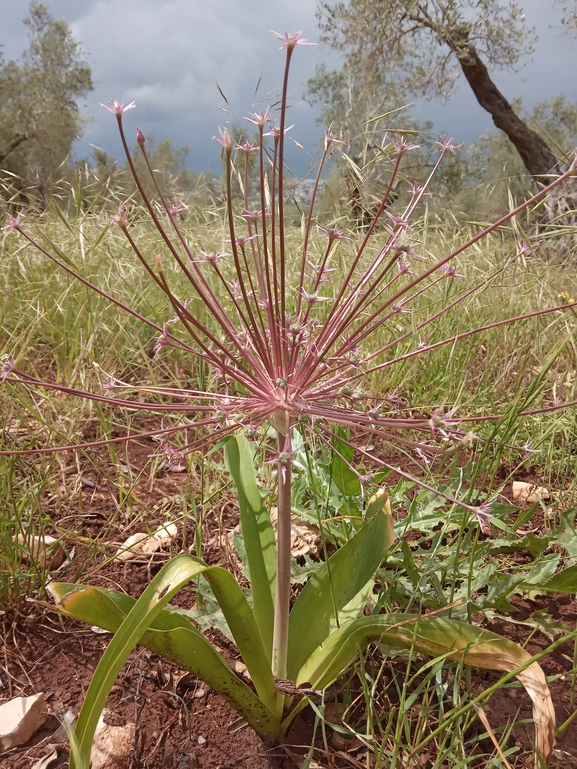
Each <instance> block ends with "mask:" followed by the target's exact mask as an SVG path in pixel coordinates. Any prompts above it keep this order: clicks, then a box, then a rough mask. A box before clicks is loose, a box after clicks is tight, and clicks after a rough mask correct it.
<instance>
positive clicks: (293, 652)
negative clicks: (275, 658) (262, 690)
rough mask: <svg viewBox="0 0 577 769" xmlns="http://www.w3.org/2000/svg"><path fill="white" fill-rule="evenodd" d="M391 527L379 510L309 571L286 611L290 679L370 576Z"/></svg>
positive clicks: (382, 554) (388, 542)
mask: <svg viewBox="0 0 577 769" xmlns="http://www.w3.org/2000/svg"><path fill="white" fill-rule="evenodd" d="M391 531H392V525H391V516H390V514H389V512H388V510H381V511H380V512H378V513H377V514H376V515H374V516H373V517H372V518H371V519H370V520H369V521H368V522H367V523H366V524H365V525H364V526H363V528H362V529H361V530H360V531H359V532H358V533H357V534H355V536H354V537H352V538H351V539H350V540H349V541H348V542H346V543H345V544H344V545H343V546H342V547H341V548H340V549H339V550H337V551H336V553H334V554H333V555H332V556H331V557H330V558H329V560H328V561H327V562H326V563H324V564H322V565H321V566H319V568H318V569H317V571H316V572H315V573H314V574H312V575H311V577H310V579H309V581H308V582H307V584H306V585H305V587H304V588H303V591H302V592H301V594H300V595H299V597H298V598H297V600H296V603H295V605H294V606H293V609H292V611H291V614H290V620H289V646H288V677H289V678H290V679H292V680H294V678H295V676H296V675H297V673H298V671H299V670H300V668H301V666H302V665H303V664H304V662H305V660H306V659H307V658H308V657H309V656H310V654H312V652H313V651H314V650H315V649H316V647H317V646H319V645H320V644H322V642H323V641H324V640H325V638H326V637H327V635H328V634H329V632H330V628H331V623H332V621H333V620H334V618H335V613H337V614H338V612H339V611H340V610H341V609H342V608H343V607H344V606H346V605H347V604H348V603H350V601H352V599H353V598H354V597H355V596H356V595H357V593H359V592H360V591H361V590H362V589H363V588H364V586H365V585H366V584H367V582H368V581H369V580H370V579H371V577H372V576H373V574H374V573H375V571H376V570H377V568H378V566H379V564H380V563H381V561H382V560H383V559H384V557H385V555H386V552H387V550H388V549H389V547H390V545H391V543H392V536H391Z"/></svg>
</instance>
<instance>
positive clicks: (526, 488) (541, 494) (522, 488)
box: [513, 481, 551, 503]
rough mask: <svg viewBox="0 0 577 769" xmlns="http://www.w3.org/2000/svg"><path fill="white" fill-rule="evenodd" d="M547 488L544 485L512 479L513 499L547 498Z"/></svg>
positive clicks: (527, 500) (529, 500) (535, 499)
mask: <svg viewBox="0 0 577 769" xmlns="http://www.w3.org/2000/svg"><path fill="white" fill-rule="evenodd" d="M550 496H551V495H550V494H549V489H546V488H545V487H544V486H536V485H535V484H534V483H526V482H525V481H513V499H518V500H519V501H521V502H530V503H533V502H537V501H538V500H539V499H549V497H550Z"/></svg>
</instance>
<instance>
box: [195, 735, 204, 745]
mask: <svg viewBox="0 0 577 769" xmlns="http://www.w3.org/2000/svg"><path fill="white" fill-rule="evenodd" d="M196 741H197V742H198V744H199V745H206V737H202V736H199V737H198V738H197V740H196Z"/></svg>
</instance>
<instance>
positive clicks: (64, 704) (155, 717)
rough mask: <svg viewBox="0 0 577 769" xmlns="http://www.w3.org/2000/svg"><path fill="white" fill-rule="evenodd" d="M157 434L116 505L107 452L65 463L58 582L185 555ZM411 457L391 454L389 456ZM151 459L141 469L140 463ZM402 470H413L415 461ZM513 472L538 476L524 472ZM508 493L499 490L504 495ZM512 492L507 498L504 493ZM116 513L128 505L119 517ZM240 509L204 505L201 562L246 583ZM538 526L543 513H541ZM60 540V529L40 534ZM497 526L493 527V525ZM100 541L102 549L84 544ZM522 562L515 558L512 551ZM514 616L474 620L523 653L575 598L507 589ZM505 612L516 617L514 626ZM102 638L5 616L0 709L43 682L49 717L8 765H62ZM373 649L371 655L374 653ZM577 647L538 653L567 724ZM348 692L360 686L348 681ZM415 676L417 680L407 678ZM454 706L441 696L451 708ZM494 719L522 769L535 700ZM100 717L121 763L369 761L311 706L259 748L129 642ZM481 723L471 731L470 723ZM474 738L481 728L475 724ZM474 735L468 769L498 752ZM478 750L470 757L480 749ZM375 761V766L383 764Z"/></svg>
mask: <svg viewBox="0 0 577 769" xmlns="http://www.w3.org/2000/svg"><path fill="white" fill-rule="evenodd" d="M153 452H154V444H153V443H152V442H150V443H147V444H144V445H134V444H133V445H131V446H130V449H129V451H127V454H126V457H125V462H126V463H127V464H128V465H129V467H130V468H131V472H132V473H133V476H134V478H135V482H134V486H133V488H132V489H131V490H130V495H129V496H130V498H129V499H128V501H126V500H125V501H124V506H123V507H120V506H119V504H118V490H117V489H116V491H114V488H115V487H114V486H113V485H112V484H111V483H110V482H109V481H110V479H111V478H112V477H113V468H112V466H111V465H110V463H109V461H108V460H107V459H106V457H105V455H102V456H101V457H100V458H99V459H98V461H97V462H92V463H90V464H89V463H88V462H86V463H85V464H84V465H83V464H82V463H81V464H80V465H74V466H73V467H72V466H70V467H67V468H64V469H63V477H64V479H65V480H64V481H63V485H62V488H61V490H60V492H59V493H57V494H55V495H54V496H53V497H51V498H50V499H47V500H46V508H47V513H48V514H49V515H50V517H51V519H52V520H53V521H55V522H56V523H57V524H59V525H60V526H62V530H66V531H74V532H75V536H74V537H72V538H70V540H69V541H68V543H67V544H68V548H69V552H70V553H71V555H72V557H71V560H70V561H69V562H68V563H66V564H65V565H64V566H63V567H62V568H61V569H60V570H59V571H58V573H57V575H56V576H55V578H56V579H58V580H59V581H70V582H73V581H76V580H77V579H78V577H81V581H82V582H84V583H90V584H95V585H105V586H108V587H111V586H112V587H116V588H117V589H121V590H124V591H126V592H127V593H129V594H130V595H132V596H135V597H137V596H138V595H139V594H140V592H142V590H143V589H144V588H145V586H146V585H147V584H148V582H149V580H150V577H151V575H153V574H154V573H155V572H156V571H157V570H158V568H159V567H160V565H161V564H162V563H164V562H165V561H166V560H167V559H168V558H169V557H170V556H171V555H174V554H176V553H178V552H182V550H185V551H190V549H191V544H192V543H193V541H194V539H193V535H194V519H193V518H191V517H189V518H188V519H187V520H186V524H187V526H186V529H187V530H186V536H185V535H184V533H183V526H182V497H183V494H184V495H186V494H187V493H188V488H189V487H190V484H191V478H189V477H187V476H186V474H185V473H178V472H159V473H157V474H155V475H151V473H150V462H149V457H150V454H151V453H153ZM403 461H404V462H406V460H405V459H404V458H402V456H401V455H400V456H399V457H396V458H395V461H394V462H393V464H400V463H401V462H403ZM143 468H146V469H145V471H144V472H143V473H142V474H140V470H142V469H143ZM410 472H414V466H411V468H410ZM518 479H520V480H534V481H535V482H536V483H537V484H538V485H541V481H540V479H538V478H534V477H532V476H531V473H530V472H528V473H527V475H526V476H525V477H523V478H518ZM509 491H510V489H507V488H506V489H505V497H507V495H508V494H509ZM509 498H510V495H509ZM119 509H121V510H123V512H122V513H121V512H119ZM177 514H180V522H179V538H178V539H177V541H176V542H175V543H174V544H173V545H172V547H171V548H170V551H166V552H162V553H160V554H156V555H155V556H154V557H153V558H152V559H143V560H142V562H135V561H132V562H129V563H120V562H119V561H117V560H113V559H112V558H111V556H112V555H113V554H114V552H115V550H116V548H117V547H118V546H119V544H120V543H122V542H124V540H125V539H126V537H128V536H129V535H130V534H133V533H135V532H137V531H147V530H148V531H153V530H154V529H155V528H156V526H157V525H158V524H160V523H163V522H164V521H166V520H167V518H170V516H171V515H173V517H174V516H176V515H177ZM237 522H238V519H237V511H236V508H235V504H234V498H233V497H232V496H230V498H227V497H226V495H221V496H220V497H219V498H218V501H217V503H216V504H214V505H212V506H211V510H210V512H208V513H207V515H206V517H205V520H204V524H203V542H204V544H205V550H204V552H203V557H204V558H205V560H207V561H208V562H209V563H212V564H217V563H218V564H220V565H223V566H225V567H227V568H229V569H231V570H232V571H233V573H235V576H237V577H238V578H239V579H241V580H242V574H241V573H240V571H239V568H238V562H237V561H236V560H235V558H234V557H233V556H232V554H231V552H230V549H229V548H227V547H226V546H223V544H224V545H226V537H225V536H224V537H223V536H222V535H223V534H224V533H225V532H226V531H229V530H230V529H232V528H233V527H234V526H235V525H236V523H237ZM537 525H538V522H537ZM47 533H53V534H54V535H56V536H58V534H59V531H58V530H57V529H56V530H54V531H50V530H48V532H47ZM494 534H495V535H497V532H494ZM94 540H97V541H98V542H99V547H98V548H96V549H95V548H94V547H93V545H92V544H91V542H93V541H94ZM519 557H521V558H522V557H523V554H519ZM195 600H196V594H195V592H194V591H193V590H192V589H189V590H183V591H182V592H181V593H180V594H179V595H178V597H177V598H176V599H175V600H174V601H173V602H174V603H176V604H178V605H180V606H183V607H187V608H189V607H191V606H193V605H194V602H195ZM512 603H513V604H514V606H515V608H516V610H517V611H516V612H515V613H514V614H512V615H511V617H510V618H507V617H506V616H505V617H503V618H502V619H499V620H493V621H488V620H487V619H486V618H484V617H483V616H481V615H478V616H476V617H475V620H476V621H477V622H478V623H479V624H483V625H484V626H485V627H487V628H489V629H491V630H494V631H495V632H498V633H501V634H503V635H506V636H507V637H508V638H511V639H512V640H515V641H517V642H518V643H520V644H521V645H523V646H525V647H526V648H527V650H528V651H529V652H531V653H535V652H538V651H541V650H542V649H544V648H545V647H547V646H548V645H549V644H550V638H548V637H547V636H546V635H545V634H543V633H542V632H535V631H534V630H531V628H529V627H527V626H524V625H522V624H518V623H519V622H522V621H523V620H524V619H526V618H527V617H529V616H530V615H531V614H532V613H533V612H534V611H535V610H537V609H545V610H547V611H548V612H549V614H551V615H552V616H553V618H554V619H557V620H560V621H563V622H564V623H566V624H568V625H570V626H573V627H575V626H576V623H577V603H576V602H575V600H574V598H573V597H571V596H566V595H553V596H549V597H542V596H541V597H538V598H536V599H535V600H534V601H531V600H527V599H521V598H513V599H512ZM509 619H510V620H512V621H509ZM210 634H211V640H213V641H214V642H215V643H216V644H217V645H219V646H220V647H221V648H222V649H223V650H224V652H225V654H228V655H229V657H231V658H234V657H235V656H237V655H236V650H235V648H234V647H233V646H232V644H230V643H229V642H228V641H227V639H226V638H224V636H222V635H221V634H220V633H219V632H218V631H216V630H213V631H210ZM109 639H110V634H107V633H102V632H96V631H95V629H91V628H89V627H87V626H86V625H82V624H80V623H77V622H74V621H72V620H68V619H67V618H62V617H59V616H56V615H54V614H51V613H49V612H46V611H45V608H44V607H43V606H42V604H41V603H33V602H31V603H29V604H27V605H26V606H24V607H22V606H20V607H19V608H18V610H17V611H13V612H9V613H8V614H6V615H5V616H4V618H3V649H2V651H1V654H0V704H1V703H2V702H4V701H7V700H9V699H11V698H12V697H17V696H27V695H31V694H34V693H37V692H39V691H42V692H44V693H45V697H46V701H47V704H48V708H49V712H50V716H49V718H48V720H47V721H46V723H45V725H44V727H43V728H42V729H41V730H40V731H39V732H37V733H36V735H35V736H34V737H33V738H32V739H31V740H30V741H29V742H28V743H27V744H26V745H24V746H21V747H19V748H15V749H13V750H11V751H9V752H7V753H5V754H4V755H3V756H2V758H1V762H0V763H1V765H2V767H3V769H32V767H35V766H36V765H37V762H39V761H40V760H41V759H42V758H43V757H46V756H48V755H49V754H51V753H53V752H54V750H55V751H56V755H55V757H54V760H53V761H52V762H50V763H47V764H45V765H44V766H45V767H53V766H58V765H65V764H67V762H68V758H69V756H68V747H67V742H66V740H65V738H64V737H63V735H62V733H60V734H55V733H57V731H58V729H59V726H60V720H59V716H62V714H64V713H65V712H66V711H68V710H71V711H72V712H73V713H74V714H75V715H76V714H78V712H79V709H80V706H81V704H82V700H83V697H84V694H85V692H86V689H87V687H88V685H89V683H90V679H91V676H92V673H93V672H94V670H95V667H96V665H97V664H98V661H99V659H100V657H101V655H102V653H103V651H104V649H105V648H106V645H107V643H108V641H109ZM378 655H379V652H378V650H375V652H374V655H373V661H375V660H376V663H378V662H379V660H378V659H377V658H378ZM573 655H574V648H573V644H565V645H564V646H560V647H559V648H557V649H556V650H555V651H554V652H553V653H552V654H550V655H548V656H547V657H546V658H545V659H543V660H542V662H541V665H542V667H543V669H544V671H545V673H546V675H547V676H551V677H553V679H552V680H551V684H550V688H551V693H552V697H553V701H554V705H555V709H556V713H557V724H558V725H560V724H563V723H564V722H565V721H566V720H567V719H568V718H569V716H570V715H571V713H572V712H575V707H573V706H572V703H571V696H570V694H571V687H572V676H571V673H570V671H571V670H572V668H573ZM398 665H399V671H401V675H404V672H403V671H404V670H405V669H406V660H404V659H403V660H399V661H398ZM394 670H395V660H393V661H392V662H391V664H390V676H389V678H388V679H387V678H386V677H385V678H384V679H383V680H384V681H386V680H392V677H394ZM497 680H499V674H497V673H492V672H490V671H483V670H479V671H476V670H474V671H472V688H473V690H475V691H482V690H484V689H486V688H487V687H488V686H489V685H490V684H491V683H493V682H495V681H497ZM350 683H351V687H352V689H353V691H354V689H355V687H358V688H359V689H360V687H359V683H358V681H352V682H350ZM417 685H418V680H417V681H416V682H415V683H414V686H417ZM389 688H390V691H389V690H387V697H386V698H385V699H386V701H387V702H388V704H389V705H390V706H394V705H395V694H394V692H395V687H394V686H391V687H389ZM419 707H420V705H419V704H418V700H417V701H416V704H414V706H413V708H412V709H411V711H410V712H408V713H407V718H411V717H413V716H415V717H416V716H417V715H418V712H419ZM448 707H450V706H449V705H447V708H448ZM484 710H485V713H486V716H487V718H488V720H489V722H490V723H491V725H492V726H493V727H494V728H496V727H499V726H503V725H505V724H508V723H512V722H516V725H515V727H514V728H513V733H512V737H511V738H510V739H509V742H508V745H509V746H515V747H516V752H514V753H513V754H512V755H510V756H509V757H508V760H509V761H510V763H511V765H512V766H513V767H525V766H530V765H531V764H530V756H531V742H532V739H533V724H532V721H531V707H530V700H529V698H528V696H527V695H526V693H525V691H524V690H523V689H522V688H518V687H507V688H502V689H499V690H498V691H497V692H496V693H495V694H494V695H493V697H492V698H491V700H490V703H489V704H488V705H487V706H486V707H485V708H484ZM107 711H108V712H107V716H106V721H107V723H110V724H112V725H116V726H123V725H125V724H128V723H133V724H135V732H134V738H133V739H132V741H131V747H130V753H129V757H128V759H127V760H126V761H125V762H124V763H122V764H119V765H118V769H120V767H121V766H126V767H130V769H139V768H140V767H143V768H144V767H146V768H147V769H172V768H174V769H185V768H186V767H191V768H195V769H196V768H197V767H203V768H206V769H219V768H220V769H228V767H237V766H238V767H247V768H248V767H250V769H260V768H261V767H263V768H264V767H268V766H270V765H271V764H273V765H276V766H282V767H284V768H285V769H289V768H290V767H296V766H300V765H301V764H302V762H303V761H304V759H305V756H306V755H307V753H308V752H309V746H310V745H311V743H312V742H314V744H315V750H314V756H313V758H314V761H313V763H311V765H310V766H311V767H314V766H315V763H314V762H316V766H317V767H319V766H320V767H325V766H326V767H329V766H331V767H351V766H353V767H357V766H358V767H361V766H365V767H366V766H374V763H371V762H370V761H369V762H367V755H366V751H365V749H364V748H363V746H362V744H361V743H358V742H355V741H353V742H351V741H347V740H343V739H342V738H340V737H339V735H338V734H335V733H333V734H332V735H331V734H330V729H329V730H327V731H328V732H329V734H328V739H327V742H323V740H322V735H321V734H320V731H321V730H318V731H319V734H317V735H316V741H315V737H314V734H313V715H312V713H311V710H310V709H308V711H305V713H304V715H303V716H302V717H300V718H299V719H297V720H296V721H295V724H294V727H293V729H292V730H291V732H290V734H289V735H288V737H287V740H286V742H285V746H283V747H282V748H278V747H277V748H274V749H273V748H271V749H268V750H267V748H266V746H265V745H264V744H263V743H262V742H261V740H260V739H259V737H258V736H257V735H256V734H255V733H254V732H253V731H252V729H251V728H250V727H248V726H247V725H246V724H244V723H243V722H242V721H240V720H239V719H238V716H237V714H236V713H235V712H234V711H233V709H232V708H231V707H230V706H229V705H228V704H227V703H226V702H225V701H224V700H223V699H222V698H221V697H220V696H219V695H217V694H216V693H215V692H213V691H211V690H210V689H209V688H208V687H207V686H206V685H205V684H204V683H202V682H201V681H198V680H196V679H194V678H193V677H192V676H191V675H190V674H188V673H186V672H185V671H183V670H180V669H178V668H177V667H176V666H174V665H172V664H171V663H169V662H167V661H166V660H163V659H161V658H159V657H157V656H156V655H154V654H152V653H150V652H149V651H147V650H146V649H142V648H140V647H139V648H137V649H136V650H135V651H134V652H133V654H132V655H131V657H130V659H129V662H128V663H127V664H126V665H125V667H124V668H123V670H122V672H121V674H120V676H119V678H118V680H117V682H116V684H115V686H114V688H113V691H112V693H111V695H110V697H109V700H108V703H107ZM477 727H478V728H477ZM477 727H472V729H473V731H474V730H475V729H477V731H476V732H475V733H476V734H479V735H480V734H482V733H483V732H485V728H484V727H483V726H482V724H481V723H480V722H477ZM475 733H473V734H472V736H471V742H470V745H471V746H472V748H471V756H470V762H469V763H468V764H467V767H468V769H481V768H482V767H486V766H487V764H488V758H487V757H488V756H489V755H491V754H493V753H494V748H493V745H492V743H491V742H490V741H489V740H488V739H486V738H485V739H482V740H479V741H477V742H475V739H474V738H475ZM429 750H430V752H427V751H426V750H425V751H424V752H423V754H420V755H419V756H414V757H412V758H410V759H408V761H407V766H408V767H409V766H415V767H421V769H426V768H427V767H429V766H431V765H432V761H433V762H434V757H435V749H434V743H431V744H430V747H429ZM475 754H478V758H475ZM556 762H557V766H558V768H559V769H561V767H563V769H565V768H567V769H570V768H571V767H576V768H577V732H576V730H575V729H573V728H568V729H566V730H565V732H564V734H563V735H562V737H561V740H560V743H559V744H558V745H557V752H556V757H555V759H554V760H553V764H552V765H553V766H555V765H556ZM383 766H384V765H383Z"/></svg>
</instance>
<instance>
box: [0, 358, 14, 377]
mask: <svg viewBox="0 0 577 769" xmlns="http://www.w3.org/2000/svg"><path fill="white" fill-rule="evenodd" d="M13 369H14V356H13V355H10V356H7V355H2V356H0V382H5V381H6V380H7V379H8V377H9V376H10V374H11V373H12V370H13Z"/></svg>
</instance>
